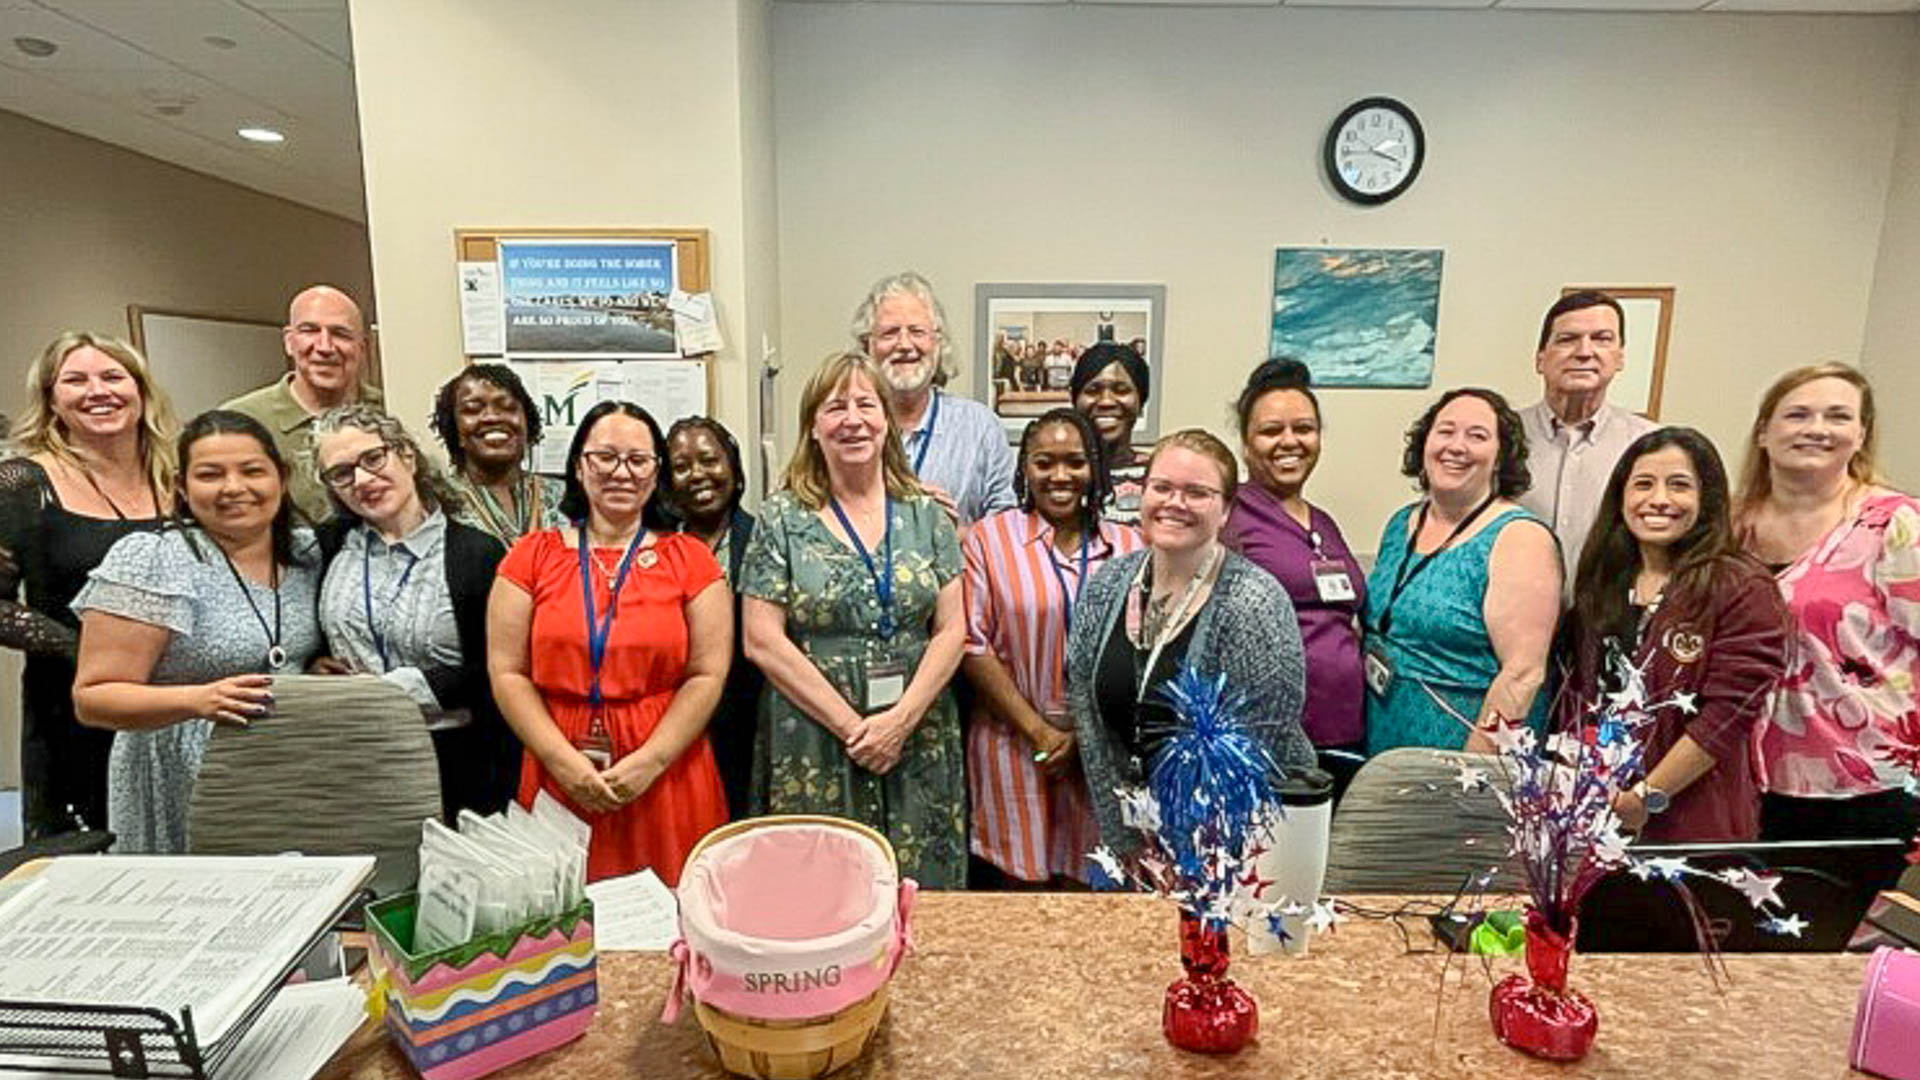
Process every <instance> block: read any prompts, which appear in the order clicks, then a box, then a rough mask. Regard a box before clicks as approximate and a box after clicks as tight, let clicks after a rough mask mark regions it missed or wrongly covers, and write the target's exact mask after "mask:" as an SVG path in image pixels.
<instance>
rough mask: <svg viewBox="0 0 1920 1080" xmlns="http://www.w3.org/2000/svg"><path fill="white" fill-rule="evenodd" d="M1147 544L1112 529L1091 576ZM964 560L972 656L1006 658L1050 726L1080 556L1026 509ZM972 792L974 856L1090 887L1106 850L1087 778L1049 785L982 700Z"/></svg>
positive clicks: (990, 531) (1020, 874)
mask: <svg viewBox="0 0 1920 1080" xmlns="http://www.w3.org/2000/svg"><path fill="white" fill-rule="evenodd" d="M1141 543H1142V541H1141V539H1140V534H1139V533H1138V532H1136V531H1135V530H1134V529H1132V528H1129V527H1127V526H1124V525H1116V524H1114V523H1112V522H1103V523H1102V524H1101V526H1100V535H1099V536H1098V537H1097V538H1093V539H1092V541H1091V542H1090V543H1089V544H1088V550H1087V569H1086V573H1087V576H1088V577H1091V576H1092V575H1093V573H1094V572H1095V571H1097V570H1099V568H1100V567H1101V566H1103V565H1105V564H1106V561H1107V560H1108V559H1109V558H1111V557H1112V556H1114V555H1117V554H1123V553H1125V552H1129V551H1133V550H1134V549H1136V548H1138V547H1140V546H1141ZM962 553H963V554H964V555H965V557H966V578H965V580H966V597H967V652H968V654H970V655H973V656H993V657H995V658H997V659H998V660H999V661H1000V662H1001V663H1002V664H1003V665H1005V666H1006V669H1007V673H1008V675H1009V676H1010V677H1011V678H1012V679H1013V685H1014V687H1015V688H1016V689H1018V690H1019V691H1020V694H1021V696H1023V697H1025V698H1026V699H1027V701H1029V702H1030V703H1032V704H1033V706H1034V708H1035V709H1036V710H1037V711H1038V712H1040V713H1041V714H1042V715H1045V714H1047V713H1062V712H1064V711H1065V710H1066V707H1067V705H1066V699H1067V685H1066V649H1067V610H1068V599H1067V596H1068V595H1069V594H1070V595H1072V596H1073V597H1076V598H1077V597H1078V596H1079V594H1080V588H1081V585H1082V584H1083V581H1082V579H1081V575H1080V565H1079V562H1080V560H1079V557H1078V555H1077V553H1076V554H1073V555H1068V554H1064V553H1061V552H1060V551H1058V550H1057V549H1056V548H1055V547H1054V544H1053V527H1052V526H1051V525H1048V524H1047V523H1046V521H1045V519H1043V518H1041V517H1040V515H1039V514H1037V513H1035V512H1033V511H1030V510H1019V509H1015V510H1003V511H1001V512H999V513H996V514H993V515H990V516H988V517H986V518H984V519H982V520H981V521H980V522H979V524H977V525H976V526H975V527H974V528H973V529H972V530H971V531H969V532H968V534H967V538H966V542H965V543H964V544H963V545H962ZM1056 571H1058V574H1057V576H1056ZM967 784H968V787H969V789H970V791H969V793H970V795H971V796H972V803H973V829H972V835H973V839H972V846H973V853H974V854H976V855H978V856H980V857H981V858H983V859H986V860H987V861H989V862H991V863H993V864H994V865H995V866H997V867H999V868H1000V869H1001V870H1003V871H1005V872H1006V873H1007V874H1009V875H1011V876H1013V877H1016V878H1019V879H1021V880H1023V881H1046V880H1047V879H1048V878H1049V877H1051V876H1052V875H1056V874H1058V875H1062V876H1067V877H1072V878H1074V879H1076V880H1080V881H1085V880H1086V878H1087V872H1086V856H1087V852H1088V851H1090V850H1091V849H1092V848H1093V847H1094V846H1095V845H1096V844H1098V843H1099V831H1098V829H1097V828H1096V827H1095V825H1094V821H1093V812H1092V809H1091V808H1090V806H1089V805H1088V802H1087V792H1086V783H1085V782H1084V781H1083V780H1082V779H1081V778H1080V776H1079V774H1078V772H1077V771H1076V772H1074V773H1072V774H1070V775H1067V776H1064V777H1062V778H1060V779H1057V780H1055V779H1050V778H1049V777H1047V776H1046V775H1045V774H1044V773H1042V772H1041V771H1040V768H1039V767H1038V766H1037V765H1035V764H1034V761H1033V745H1032V744H1031V743H1029V742H1028V741H1027V737H1026V736H1025V735H1024V734H1022V733H1021V731H1020V729H1019V728H1018V727H1017V726H1015V725H1014V724H1013V722H1012V721H1010V720H1006V719H1003V718H1001V717H999V716H995V715H992V714H990V713H988V712H987V711H986V703H985V701H984V700H983V701H981V702H980V704H979V705H978V706H977V707H976V711H975V715H974V717H973V723H972V724H971V725H970V728H969V731H968V735H967Z"/></svg>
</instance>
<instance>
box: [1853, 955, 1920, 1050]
mask: <svg viewBox="0 0 1920 1080" xmlns="http://www.w3.org/2000/svg"><path fill="white" fill-rule="evenodd" d="M1848 1060H1849V1062H1850V1063H1851V1064H1852V1065H1853V1067H1854V1068H1856V1069H1860V1070H1863V1071H1865V1072H1870V1073H1873V1074H1875V1075H1877V1076H1884V1077H1887V1078H1888V1080H1920V953H1913V952H1907V951H1904V950H1900V949H1893V948H1888V947H1886V946H1881V947H1880V948H1878V949H1875V950H1874V952H1873V958H1872V959H1871V960H1869V961H1867V978H1866V981H1865V982H1864V983H1862V984H1861V986H1860V1011H1859V1012H1858V1013H1856V1014H1855V1015H1854V1018H1853V1045H1852V1046H1851V1047H1850V1048H1849V1051H1848Z"/></svg>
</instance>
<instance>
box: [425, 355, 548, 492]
mask: <svg viewBox="0 0 1920 1080" xmlns="http://www.w3.org/2000/svg"><path fill="white" fill-rule="evenodd" d="M469 379H475V380H478V381H480V382H484V383H490V384H492V385H493V386H495V387H498V388H499V389H501V390H505V391H506V392H507V393H509V394H512V395H513V400H515V401H517V402H519V403H520V411H522V412H524V413H525V414H526V416H527V449H529V450H531V449H533V448H534V447H535V446H537V445H538V444H539V442H540V407H539V406H538V405H536V404H534V401H533V395H532V394H529V393H528V392H527V384H525V383H523V382H521V381H520V376H519V375H517V374H515V373H514V370H513V369H512V368H510V367H508V366H507V365H505V364H468V365H467V366H466V367H465V368H462V369H461V371H460V374H458V375H455V376H454V377H453V378H451V379H448V380H447V381H446V382H444V383H442V384H441V385H440V390H439V392H437V393H435V394H434V395H433V415H432V416H430V417H429V418H428V421H429V422H430V423H431V424H432V425H433V433H434V434H435V435H437V436H439V438H440V445H442V446H444V447H446V448H447V461H448V462H449V463H451V464H452V465H453V467H454V469H455V471H458V470H459V469H461V468H463V467H464V466H465V465H466V463H467V451H466V450H465V449H464V448H463V447H462V446H461V445H460V418H459V416H458V415H457V413H458V411H459V403H460V384H461V383H463V382H466V381H467V380H469Z"/></svg>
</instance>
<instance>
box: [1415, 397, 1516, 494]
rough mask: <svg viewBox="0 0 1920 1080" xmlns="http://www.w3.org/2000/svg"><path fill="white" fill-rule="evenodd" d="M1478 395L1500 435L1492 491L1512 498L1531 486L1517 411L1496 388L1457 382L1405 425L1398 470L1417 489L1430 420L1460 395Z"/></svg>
mask: <svg viewBox="0 0 1920 1080" xmlns="http://www.w3.org/2000/svg"><path fill="white" fill-rule="evenodd" d="M1463 397H1472V398H1479V399H1480V400H1481V401H1484V402H1486V403H1487V407H1488V408H1490V409H1492V410H1493V418H1494V423H1495V424H1496V434H1498V435H1499V437H1500V453H1499V455H1498V456H1497V457H1496V458H1495V459H1494V469H1493V492H1494V494H1496V495H1498V496H1500V497H1501V498H1503V499H1514V498H1518V497H1520V496H1521V495H1524V494H1526V491H1527V489H1528V488H1530V487H1532V486H1533V474H1532V473H1531V472H1529V471H1528V470H1527V431H1526V428H1524V427H1522V426H1521V424H1520V414H1519V413H1517V412H1514V411H1513V406H1511V405H1509V404H1507V399H1506V398H1504V397H1501V396H1500V394H1499V392H1498V391H1495V390H1488V389H1487V388H1485V387H1483V386H1460V387H1455V388H1454V389H1452V390H1449V391H1447V392H1446V393H1444V394H1441V395H1440V400H1439V401H1436V402H1434V403H1433V404H1432V405H1429V406H1427V411H1426V412H1423V413H1421V414H1420V419H1418V420H1415V421H1414V422H1413V426H1411V427H1409V428H1407V451H1406V454H1405V455H1404V456H1403V457H1402V458H1401V459H1400V474H1401V475H1402V476H1409V477H1412V478H1413V479H1415V480H1418V481H1419V482H1420V490H1421V491H1425V490H1427V471H1426V468H1425V465H1426V456H1427V436H1428V435H1430V434H1432V432H1433V422H1434V419H1435V418H1436V417H1438V416H1439V415H1440V410H1441V409H1444V408H1446V407H1447V406H1448V405H1449V404H1450V403H1452V402H1453V401H1455V400H1457V399H1459V398H1463Z"/></svg>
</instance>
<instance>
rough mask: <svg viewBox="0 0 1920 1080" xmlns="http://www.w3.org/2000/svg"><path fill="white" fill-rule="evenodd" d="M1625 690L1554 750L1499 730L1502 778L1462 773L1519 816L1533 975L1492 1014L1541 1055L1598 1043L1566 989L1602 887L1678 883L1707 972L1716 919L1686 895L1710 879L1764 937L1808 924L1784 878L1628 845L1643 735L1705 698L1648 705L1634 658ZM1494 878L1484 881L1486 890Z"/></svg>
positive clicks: (1465, 782)
mask: <svg viewBox="0 0 1920 1080" xmlns="http://www.w3.org/2000/svg"><path fill="white" fill-rule="evenodd" d="M1613 667H1614V669H1615V671H1616V672H1617V674H1618V676H1619V678H1618V682H1619V684H1620V689H1619V690H1617V691H1614V692H1612V693H1608V694H1604V695H1602V696H1601V698H1600V700H1599V701H1597V702H1595V703H1594V705H1593V707H1592V708H1590V709H1588V710H1587V711H1586V712H1585V714H1584V716H1583V720H1582V723H1581V726H1580V730H1579V732H1578V733H1577V734H1574V733H1561V734H1555V735H1552V736H1549V737H1548V738H1547V739H1546V740H1545V742H1544V744H1543V743H1542V742H1541V741H1540V740H1539V739H1538V737H1537V736H1536V735H1535V734H1534V732H1533V731H1532V729H1530V728H1528V727H1526V726H1525V725H1523V724H1517V723H1505V724H1501V725H1498V726H1497V727H1496V728H1495V729H1494V730H1493V731H1492V732H1490V733H1489V734H1490V737H1491V738H1492V740H1493V743H1494V748H1495V750H1496V751H1497V757H1496V760H1497V762H1498V772H1499V774H1500V775H1499V776H1498V777H1497V778H1496V777H1491V776H1489V775H1488V774H1487V771H1486V770H1485V769H1481V768H1476V767H1474V766H1472V765H1470V764H1465V763H1462V764H1461V765H1460V767H1459V768H1460V775H1459V781H1460V784H1461V787H1462V788H1463V789H1467V790H1474V789H1483V788H1491V789H1492V791H1493V793H1494V795H1495V797H1496V798H1497V799H1498V800H1499V802H1500V805H1501V807H1502V808H1503V809H1505V810H1506V812H1507V816H1508V818H1509V824H1508V826H1507V834H1508V836H1509V837H1510V844H1509V847H1508V854H1509V855H1510V856H1512V857H1513V858H1514V859H1515V861H1516V862H1517V864H1518V866H1519V871H1520V876H1521V878H1522V879H1523V880H1524V882H1525V886H1526V891H1527V899H1528V908H1527V913H1526V928H1527V935H1526V936H1527V944H1526V955H1527V968H1528V971H1529V973H1530V974H1531V978H1530V979H1529V978H1528V977H1527V976H1522V975H1510V976H1508V977H1507V978H1506V979H1504V980H1502V981H1501V982H1500V983H1499V984H1498V985H1496V986H1495V987H1494V989H1493V995H1492V999H1491V1002H1490V1011H1491V1013H1492V1017H1493V1025H1494V1031H1495V1033H1496V1034H1497V1035H1499V1037H1500V1038H1501V1040H1502V1041H1504V1042H1506V1043H1508V1044H1509V1045H1512V1046H1514V1047H1516V1048H1518V1049H1521V1050H1524V1051H1526V1052H1528V1053H1531V1054H1534V1055H1536V1056H1539V1057H1544V1058H1548V1059H1551V1060H1559V1061H1572V1060H1577V1059H1579V1058H1580V1057H1582V1056H1584V1055H1585V1054H1586V1052H1587V1049H1588V1048H1589V1047H1590V1046H1591V1045H1592V1042H1593V1037H1594V1035H1595V1034H1596V1032H1597V1031H1598V1027H1599V1015H1598V1013H1597V1012H1596V1011H1595V1009H1594V1007H1593V1003H1592V1001H1590V1000H1589V999H1588V998H1587V997H1586V996H1585V995H1582V994H1580V993H1578V992H1575V991H1569V990H1568V989H1567V987H1566V975H1567V964H1568V961H1569V960H1570V959H1571V954H1572V951H1573V941H1574V937H1575V933H1576V930H1577V927H1578V920H1579V913H1580V904H1581V901H1582V900H1583V899H1584V898H1585V896H1586V894H1587V892H1588V890H1590V889H1591V888H1592V887H1593V886H1594V885H1595V884H1597V883H1598V882H1599V881H1600V880H1601V879H1602V878H1604V877H1606V876H1607V875H1608V874H1611V873H1613V872H1615V871H1620V870H1625V871H1626V872H1628V873H1631V874H1633V875H1634V876H1636V877H1638V878H1640V879H1641V880H1651V879H1655V878H1657V879H1659V880H1661V881H1664V882H1667V883H1668V884H1670V885H1671V886H1672V887H1673V889H1674V891H1675V894H1676V896H1677V897H1678V899H1679V900H1680V901H1681V902H1682V903H1683V904H1684V905H1685V906H1686V908H1687V910H1688V912H1689V914H1690V915H1691V917H1692V921H1693V925H1694V931H1695V935H1696V937H1697V938H1698V940H1699V942H1700V947H1701V951H1702V954H1703V955H1704V956H1705V957H1706V958H1707V965H1708V970H1709V972H1710V973H1713V974H1714V975H1715V978H1716V980H1717V978H1718V974H1719V971H1720V969H1719V967H1718V964H1717V958H1716V956H1715V954H1714V951H1713V940H1712V938H1711V936H1710V935H1709V932H1708V928H1707V918H1706V914H1705V912H1704V911H1702V909H1701V907H1700V905H1699V902H1698V901H1697V900H1696V899H1695V898H1694V895H1693V893H1692V891H1691V890H1690V889H1689V887H1688V883H1689V882H1697V881H1711V882H1715V883H1717V884H1720V885H1723V886H1726V887H1729V888H1733V889H1736V890H1738V891H1739V892H1740V893H1741V894H1742V895H1744V896H1745V897H1746V898H1747V900H1748V901H1749V902H1750V903H1752V905H1753V907H1754V910H1755V912H1756V917H1757V918H1758V919H1759V920H1760V921H1759V924H1758V925H1759V926H1760V927H1761V929H1763V930H1765V931H1768V932H1770V933H1775V934H1784V935H1792V936H1795V937H1797V936H1799V934H1800V932H1801V930H1803V929H1805V927H1806V925H1807V924H1806V923H1805V922H1804V921H1803V920H1801V919H1800V918H1799V916H1797V915H1794V914H1791V913H1789V912H1787V911H1786V910H1785V908H1784V905H1782V903H1781V900H1780V895H1779V886H1780V877H1779V875H1778V874H1773V873H1759V872H1755V871H1752V870H1748V869H1745V868H1740V867H1734V868H1728V869H1725V870H1718V871H1714V870H1707V869H1703V868H1699V867H1694V866H1692V865H1690V864H1689V863H1688V862H1687V861H1686V860H1685V859H1680V858H1671V857H1662V858H1643V857H1640V856H1637V855H1635V854H1634V853H1633V852H1632V851H1631V850H1630V849H1629V847H1628V837H1627V835H1626V834H1625V832H1624V831H1623V830H1622V823H1621V820H1620V818H1619V815H1618V814H1617V813H1616V811H1615V809H1614V807H1615V805H1616V802H1617V800H1618V799H1619V798H1620V796H1621V794H1622V793H1624V792H1627V791H1629V790H1631V789H1632V788H1633V787H1634V786H1635V785H1636V784H1637V783H1639V782H1640V781H1641V780H1642V779H1644V777H1645V774H1646V766H1645V762H1644V760H1643V756H1642V754H1643V741H1642V733H1643V732H1644V731H1646V730H1647V729H1648V728H1649V727H1650V726H1651V725H1652V724H1653V722H1654V720H1655V718H1656V716H1658V715H1659V714H1660V713H1662V712H1664V711H1666V710H1675V711H1678V712H1679V713H1681V714H1683V715H1692V714H1693V713H1694V712H1695V711H1696V710H1697V705H1696V702H1695V696H1694V695H1693V694H1691V693H1675V694H1671V695H1669V696H1667V697H1664V698H1660V699H1657V700H1655V699H1653V698H1651V697H1650V695H1649V693H1648V691H1647V686H1646V682H1645V678H1644V671H1643V670H1642V669H1641V668H1638V667H1636V666H1634V665H1633V664H1632V663H1630V662H1629V661H1627V660H1625V659H1624V658H1616V659H1615V662H1614V664H1613ZM1491 880H1492V874H1487V875H1485V876H1483V877H1481V878H1480V879H1479V885H1480V887H1481V888H1485V887H1486V886H1487V885H1488V884H1489V883H1490V882H1491Z"/></svg>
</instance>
